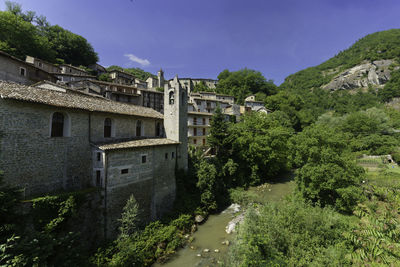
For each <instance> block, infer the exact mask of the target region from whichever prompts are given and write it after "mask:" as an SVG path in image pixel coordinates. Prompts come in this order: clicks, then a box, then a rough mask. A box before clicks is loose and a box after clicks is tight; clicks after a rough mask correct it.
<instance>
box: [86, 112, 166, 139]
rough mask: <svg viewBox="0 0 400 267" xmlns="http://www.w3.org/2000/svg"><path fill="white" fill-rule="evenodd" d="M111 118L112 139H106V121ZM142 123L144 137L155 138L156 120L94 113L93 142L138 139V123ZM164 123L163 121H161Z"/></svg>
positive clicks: (92, 121)
mask: <svg viewBox="0 0 400 267" xmlns="http://www.w3.org/2000/svg"><path fill="white" fill-rule="evenodd" d="M106 118H110V119H111V121H112V127H111V128H112V130H111V132H112V134H111V136H112V137H111V138H104V120H105V119H106ZM138 120H140V121H142V136H146V137H154V136H155V134H156V130H155V129H156V128H155V127H156V122H155V119H147V118H139V117H133V116H124V115H117V114H108V113H93V114H92V115H91V127H90V128H91V141H92V142H94V143H97V142H107V141H110V140H112V139H113V138H116V139H121V138H134V137H136V123H137V121H138ZM159 122H162V120H159Z"/></svg>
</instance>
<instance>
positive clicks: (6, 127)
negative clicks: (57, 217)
mask: <svg viewBox="0 0 400 267" xmlns="http://www.w3.org/2000/svg"><path fill="white" fill-rule="evenodd" d="M176 84H178V85H179V82H177V83H176ZM178 85H177V86H175V87H174V88H168V89H167V90H168V91H169V92H174V93H176V95H177V96H179V95H180V94H185V90H182V89H181V88H179V86H178ZM166 101H167V103H168V111H169V112H168V114H166V116H163V115H162V114H161V113H159V112H157V111H155V110H153V109H150V108H146V107H142V106H135V105H129V104H124V103H117V102H114V101H111V100H108V99H105V98H103V97H99V96H97V97H93V96H90V95H88V94H85V93H81V92H75V91H73V90H69V89H66V90H65V92H64V91H62V88H61V87H60V89H57V90H53V89H50V90H49V89H46V87H44V88H38V87H29V86H23V85H18V84H14V83H7V82H0V132H1V133H2V137H1V140H0V141H1V143H0V169H1V170H2V171H3V172H4V180H5V182H6V183H7V184H10V185H16V186H19V187H21V188H23V189H24V191H25V196H26V197H29V196H34V195H40V194H44V193H49V192H54V191H59V190H76V189H81V188H86V187H90V186H96V187H98V188H100V189H101V192H102V194H103V197H104V206H103V208H104V211H105V229H107V233H105V234H106V236H112V235H113V233H115V229H116V227H117V219H118V217H119V216H120V214H121V210H122V207H123V206H124V205H125V202H126V200H127V199H128V197H129V196H130V195H131V194H133V195H134V196H135V198H136V199H137V201H138V202H139V204H140V206H141V208H142V209H143V210H144V219H145V220H149V219H154V218H157V217H159V216H161V215H162V214H163V213H164V212H165V211H167V210H169V209H170V208H171V207H172V203H173V201H174V198H175V169H176V168H181V169H187V136H186V135H185V136H183V135H182V131H185V133H186V132H187V125H186V123H185V124H182V121H185V122H186V121H187V117H186V109H187V107H186V102H187V101H186V97H181V98H180V101H176V102H174V101H173V102H170V101H169V99H167V100H166ZM182 110H184V111H185V112H182Z"/></svg>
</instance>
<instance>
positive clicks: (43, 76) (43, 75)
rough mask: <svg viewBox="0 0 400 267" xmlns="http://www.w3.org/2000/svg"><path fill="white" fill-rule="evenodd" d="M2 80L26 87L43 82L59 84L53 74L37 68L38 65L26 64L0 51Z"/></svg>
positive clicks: (0, 74) (0, 78) (0, 77)
mask: <svg viewBox="0 0 400 267" xmlns="http://www.w3.org/2000/svg"><path fill="white" fill-rule="evenodd" d="M37 65H39V63H38V64H37ZM46 67H47V66H46ZM0 80H3V81H13V82H16V83H20V84H26V85H30V84H33V83H36V82H40V81H42V80H48V81H51V82H57V78H56V77H55V76H54V75H53V74H51V73H50V72H47V71H45V70H43V69H42V68H39V67H37V66H36V64H31V63H27V62H24V61H22V60H20V59H18V58H16V57H13V56H10V55H9V54H7V53H4V52H2V51H0Z"/></svg>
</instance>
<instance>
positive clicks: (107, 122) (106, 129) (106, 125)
mask: <svg viewBox="0 0 400 267" xmlns="http://www.w3.org/2000/svg"><path fill="white" fill-rule="evenodd" d="M104 137H106V138H107V137H111V119H110V118H106V119H105V120H104Z"/></svg>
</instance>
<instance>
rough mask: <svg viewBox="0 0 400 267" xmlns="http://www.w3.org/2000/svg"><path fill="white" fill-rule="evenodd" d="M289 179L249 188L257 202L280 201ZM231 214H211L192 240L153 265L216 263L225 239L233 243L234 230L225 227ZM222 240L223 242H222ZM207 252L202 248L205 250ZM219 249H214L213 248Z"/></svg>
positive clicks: (221, 259) (171, 266)
mask: <svg viewBox="0 0 400 267" xmlns="http://www.w3.org/2000/svg"><path fill="white" fill-rule="evenodd" d="M293 186H294V184H293V181H291V179H285V180H281V182H276V183H269V184H264V185H262V186H259V187H254V188H250V189H249V190H250V191H252V192H255V193H256V194H257V195H258V202H261V203H265V202H268V201H279V200H281V199H282V198H283V197H284V196H285V195H287V194H289V193H290V192H291V190H292V189H293ZM233 218H234V215H233V214H232V213H230V212H227V213H220V214H216V215H211V216H209V217H208V219H207V221H206V222H205V223H204V224H202V225H199V226H198V230H197V231H196V232H195V233H194V234H193V235H192V236H193V238H194V241H193V242H192V243H190V244H188V245H187V246H186V247H184V248H182V249H180V250H178V251H177V253H176V254H175V255H174V256H173V257H172V258H171V259H170V260H169V261H168V262H167V263H165V264H159V263H156V264H154V265H153V266H154V267H192V266H193V267H195V266H196V267H197V266H198V267H203V266H204V267H205V266H219V265H220V264H219V263H221V262H224V260H225V257H226V256H227V252H228V249H229V246H228V245H226V241H229V242H230V243H232V240H233V239H234V234H227V233H226V232H225V227H226V226H227V225H228V223H229V221H231V220H232V219H233ZM223 242H224V243H225V244H222V243H223ZM205 249H206V250H207V249H208V250H209V252H204V250H205ZM216 249H217V250H218V252H215V250H216Z"/></svg>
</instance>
